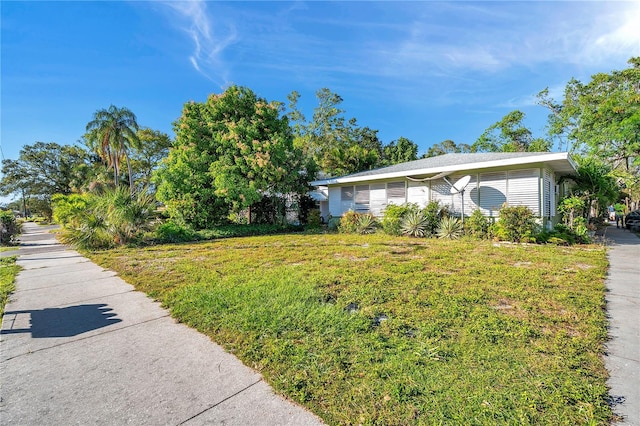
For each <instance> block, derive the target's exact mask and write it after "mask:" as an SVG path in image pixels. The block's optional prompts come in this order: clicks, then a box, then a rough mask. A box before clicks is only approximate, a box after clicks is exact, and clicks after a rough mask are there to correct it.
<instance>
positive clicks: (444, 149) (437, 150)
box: [422, 139, 471, 158]
mask: <svg viewBox="0 0 640 426" xmlns="http://www.w3.org/2000/svg"><path fill="white" fill-rule="evenodd" d="M466 152H471V147H470V146H469V145H468V144H466V143H461V144H456V143H455V142H454V141H452V140H451V139H446V140H444V141H442V142H440V143H437V144H435V145H433V146H431V147H430V148H429V149H428V150H427V152H426V153H424V154H423V155H422V158H429V157H436V156H438V155H444V154H458V153H466Z"/></svg>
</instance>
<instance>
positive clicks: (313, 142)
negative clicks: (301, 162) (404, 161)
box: [288, 88, 383, 176]
mask: <svg viewBox="0 0 640 426" xmlns="http://www.w3.org/2000/svg"><path fill="white" fill-rule="evenodd" d="M299 97H300V95H299V94H298V93H297V92H292V93H291V94H290V95H289V96H288V99H289V109H290V112H289V113H288V115H289V118H290V119H291V122H292V123H293V134H294V138H295V146H296V147H298V148H300V149H301V150H302V152H303V155H304V156H305V158H306V159H307V160H308V162H307V164H308V165H309V166H308V169H309V170H313V171H314V172H315V169H317V168H319V169H320V170H322V171H323V172H324V173H327V174H328V175H331V176H339V175H346V174H349V173H354V172H359V171H362V170H368V169H372V168H374V167H377V166H379V165H380V163H381V159H382V156H383V153H382V142H381V141H380V139H379V138H378V131H377V130H374V129H370V128H369V127H359V126H358V124H357V120H356V119H355V118H352V119H350V120H346V119H345V117H344V110H342V109H340V104H341V103H342V98H341V97H340V95H338V94H336V93H333V92H331V90H329V89H327V88H322V89H320V90H318V91H317V92H316V98H317V100H318V106H317V107H316V108H315V109H314V112H313V119H312V120H310V121H307V120H306V118H305V117H304V115H303V114H302V113H301V112H300V111H299V109H298V106H297V103H298V99H299Z"/></svg>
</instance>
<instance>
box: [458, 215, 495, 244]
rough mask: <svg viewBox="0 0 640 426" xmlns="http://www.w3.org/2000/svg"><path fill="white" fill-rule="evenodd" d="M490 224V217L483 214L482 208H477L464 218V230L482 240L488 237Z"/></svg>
mask: <svg viewBox="0 0 640 426" xmlns="http://www.w3.org/2000/svg"><path fill="white" fill-rule="evenodd" d="M490 225H491V221H490V219H489V218H488V217H486V216H485V215H483V214H482V212H481V211H480V209H476V210H474V211H473V213H471V216H469V217H468V218H466V219H465V220H464V231H465V234H466V235H469V236H470V237H472V238H475V239H478V240H482V239H485V238H487V237H488V235H489V226H490Z"/></svg>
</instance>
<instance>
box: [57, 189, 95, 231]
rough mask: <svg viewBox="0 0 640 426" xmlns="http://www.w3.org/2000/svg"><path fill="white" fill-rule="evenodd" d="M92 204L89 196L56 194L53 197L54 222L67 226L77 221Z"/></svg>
mask: <svg viewBox="0 0 640 426" xmlns="http://www.w3.org/2000/svg"><path fill="white" fill-rule="evenodd" d="M89 203H90V198H89V196H88V195H84V194H69V195H62V194H55V195H54V196H53V197H51V205H52V207H53V220H54V221H55V222H56V223H58V224H60V225H62V226H67V225H69V224H70V223H72V221H74V220H76V219H77V218H78V217H79V216H80V215H81V214H82V212H84V211H85V210H86V209H87V208H88V206H89Z"/></svg>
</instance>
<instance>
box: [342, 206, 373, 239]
mask: <svg viewBox="0 0 640 426" xmlns="http://www.w3.org/2000/svg"><path fill="white" fill-rule="evenodd" d="M377 228H378V221H377V219H376V217H375V216H374V215H372V214H371V213H356V212H354V211H352V210H349V211H348V212H346V213H345V214H344V215H343V216H342V218H341V219H340V225H339V230H340V232H343V233H345V234H372V233H374V232H376V229H377Z"/></svg>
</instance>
